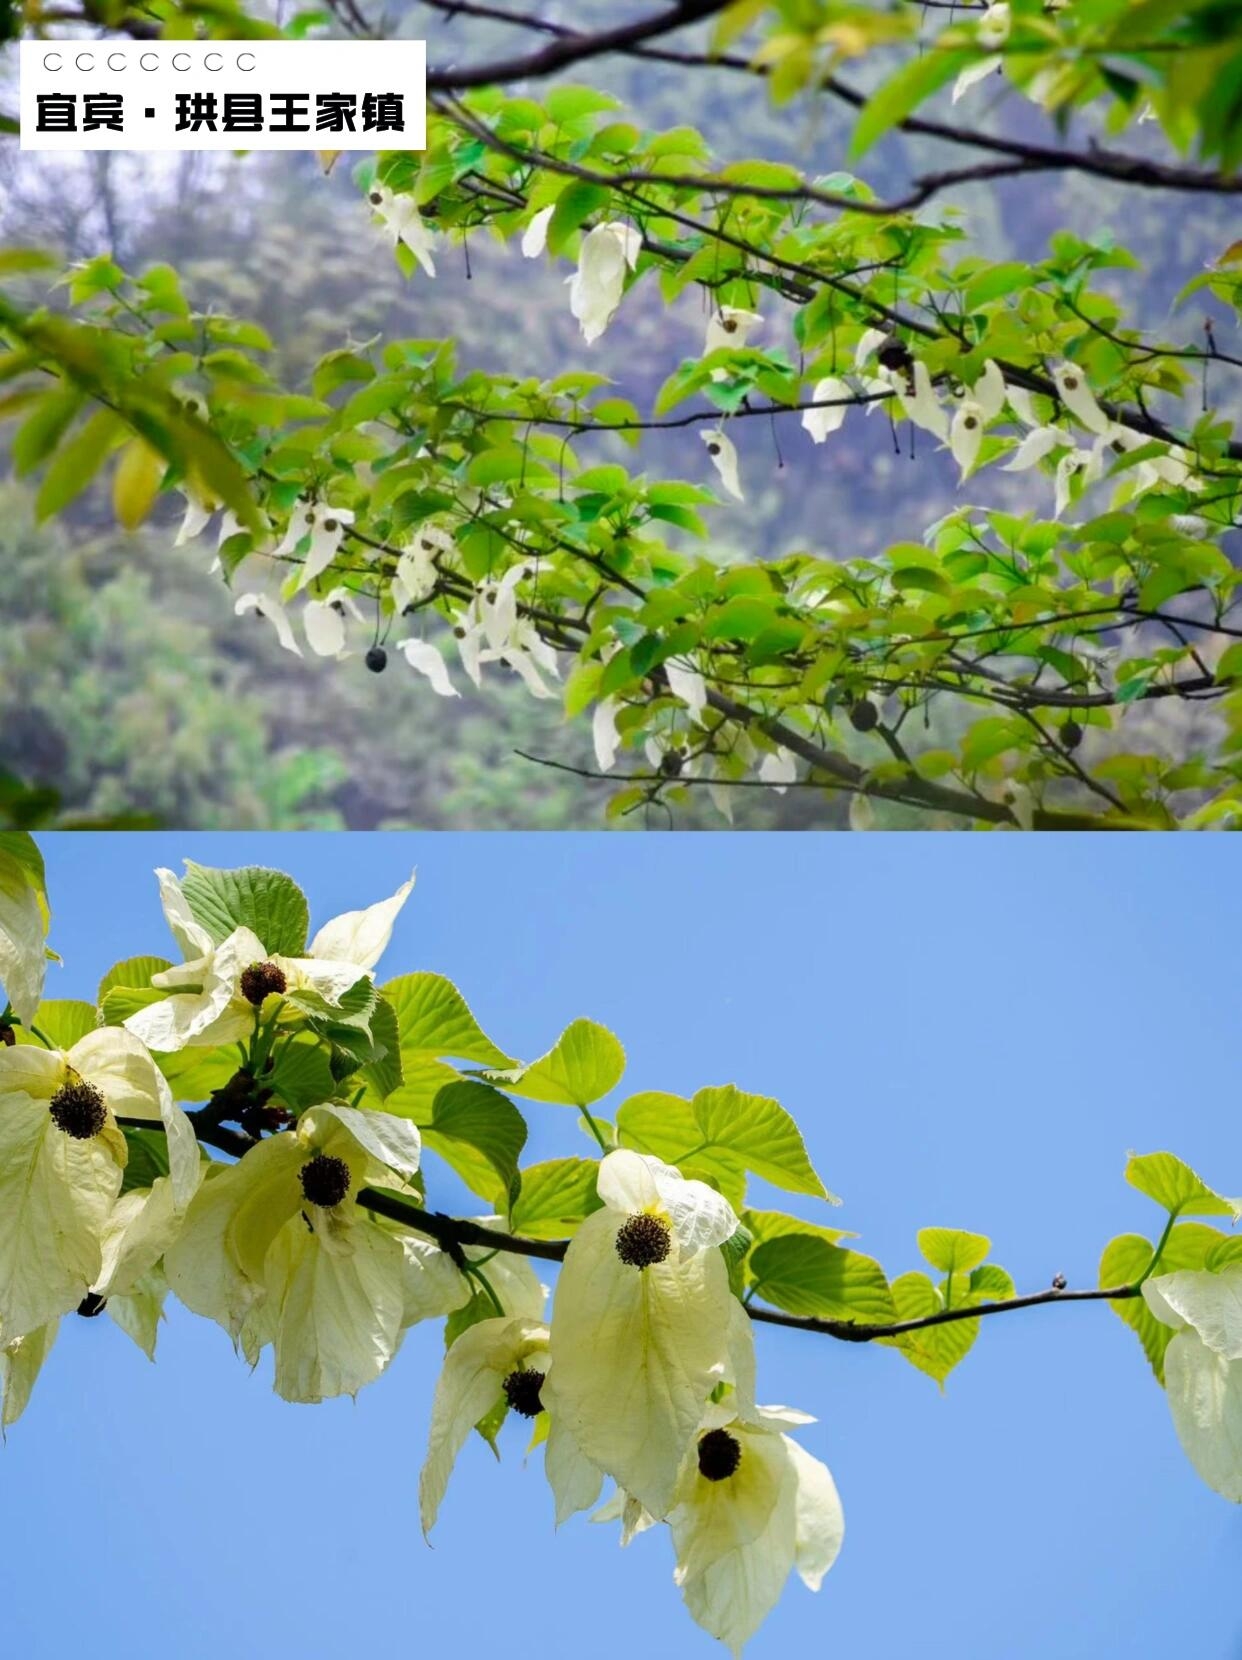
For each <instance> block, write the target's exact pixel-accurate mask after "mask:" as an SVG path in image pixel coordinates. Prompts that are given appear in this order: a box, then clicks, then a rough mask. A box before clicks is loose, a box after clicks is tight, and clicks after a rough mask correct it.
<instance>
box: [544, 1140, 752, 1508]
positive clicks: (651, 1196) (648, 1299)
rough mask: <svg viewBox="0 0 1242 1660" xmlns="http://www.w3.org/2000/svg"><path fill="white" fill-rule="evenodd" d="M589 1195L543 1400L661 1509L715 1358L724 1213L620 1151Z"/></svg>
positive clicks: (648, 1503) (562, 1281) (622, 1480)
mask: <svg viewBox="0 0 1242 1660" xmlns="http://www.w3.org/2000/svg"><path fill="white" fill-rule="evenodd" d="M598 1191H599V1196H600V1198H601V1199H602V1200H603V1201H604V1205H603V1209H601V1210H598V1211H596V1212H594V1213H593V1214H592V1215H591V1216H588V1217H587V1219H586V1221H585V1222H584V1223H583V1224H582V1226H581V1228H580V1229H579V1230H578V1232H577V1233H576V1234H575V1235H574V1237H573V1239H572V1240H571V1241H570V1244H569V1249H568V1251H567V1253H566V1256H565V1262H564V1266H563V1267H562V1269H561V1274H560V1278H559V1280H558V1282H557V1287H556V1293H555V1300H554V1304H553V1314H552V1335H551V1349H550V1354H551V1369H550V1371H549V1375H548V1380H547V1385H546V1389H547V1394H546V1397H545V1398H546V1400H547V1404H548V1407H549V1409H550V1411H551V1413H552V1416H553V1420H554V1421H555V1419H556V1418H557V1417H558V1416H559V1417H561V1418H562V1419H563V1420H564V1428H565V1430H566V1431H567V1432H568V1434H569V1435H571V1436H572V1438H573V1440H574V1442H575V1443H576V1445H577V1447H578V1448H579V1450H580V1451H581V1452H582V1453H583V1454H584V1456H585V1457H586V1458H587V1459H589V1460H590V1461H591V1463H593V1464H595V1465H596V1466H598V1468H599V1469H601V1470H603V1471H605V1472H606V1473H607V1474H609V1475H611V1476H612V1477H613V1478H614V1479H615V1480H616V1481H617V1482H618V1483H619V1484H620V1485H621V1486H622V1487H624V1488H625V1489H626V1491H627V1492H629V1493H632V1494H633V1495H634V1497H635V1498H636V1499H637V1500H638V1501H639V1502H640V1503H641V1504H642V1505H643V1506H644V1507H645V1508H646V1509H647V1510H649V1511H650V1512H651V1514H652V1515H654V1516H664V1515H666V1514H667V1512H668V1510H669V1508H670V1506H671V1504H672V1502H673V1495H674V1491H675V1488H676V1484H677V1472H678V1469H679V1467H680V1465H681V1461H682V1458H683V1456H684V1454H685V1452H686V1449H687V1447H688V1446H689V1444H690V1441H691V1438H692V1436H693V1435H694V1432H695V1430H696V1429H697V1427H698V1424H699V1420H700V1418H701V1416H702V1412H703V1407H704V1404H705V1402H706V1400H707V1397H708V1395H709V1394H710V1393H711V1390H712V1389H713V1387H714V1385H715V1384H716V1383H717V1382H718V1381H719V1380H720V1378H721V1377H722V1375H723V1372H724V1369H725V1367H726V1365H727V1360H728V1335H727V1334H728V1329H729V1320H730V1304H731V1303H732V1301H733V1297H732V1293H731V1292H730V1290H729V1280H728V1274H727V1272H726V1269H725V1264H724V1258H723V1256H722V1255H721V1252H720V1251H719V1249H718V1248H717V1247H718V1246H720V1245H721V1244H723V1242H724V1241H725V1240H726V1239H728V1238H729V1237H730V1235H731V1234H732V1233H733V1232H734V1231H735V1229H736V1227H737V1218H736V1216H735V1215H734V1214H733V1211H732V1209H731V1208H730V1206H729V1204H728V1203H727V1201H726V1200H725V1199H723V1198H722V1197H721V1195H720V1194H719V1193H717V1192H716V1191H715V1190H714V1189H713V1188H710V1187H708V1186H707V1185H706V1183H704V1182H698V1181H685V1180H683V1179H682V1177H681V1176H680V1175H679V1174H678V1172H677V1171H676V1170H674V1169H673V1168H672V1167H671V1166H669V1165H667V1164H664V1163H662V1162H661V1161H660V1160H659V1159H656V1158H651V1157H649V1156H647V1155H644V1154H640V1153H634V1152H631V1151H630V1150H628V1149H620V1150H618V1151H616V1152H613V1153H609V1154H608V1155H607V1156H606V1157H605V1158H604V1159H603V1161H602V1162H601V1164H600V1168H599V1178H598Z"/></svg>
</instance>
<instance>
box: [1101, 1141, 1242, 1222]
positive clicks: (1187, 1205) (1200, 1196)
mask: <svg viewBox="0 0 1242 1660" xmlns="http://www.w3.org/2000/svg"><path fill="white" fill-rule="evenodd" d="M1126 1180H1127V1181H1128V1182H1129V1184H1130V1186H1131V1187H1136V1188H1138V1190H1139V1192H1140V1193H1145V1194H1146V1195H1147V1197H1148V1198H1149V1199H1154V1200H1155V1201H1156V1203H1157V1204H1158V1205H1163V1206H1164V1208H1165V1210H1167V1211H1168V1212H1169V1214H1170V1215H1171V1216H1182V1215H1186V1216H1228V1217H1230V1218H1232V1220H1233V1221H1235V1222H1236V1221H1237V1220H1238V1219H1239V1217H1242V1199H1226V1198H1225V1197H1224V1196H1223V1195H1222V1194H1220V1193H1217V1192H1216V1191H1215V1190H1214V1189H1213V1188H1210V1187H1209V1186H1208V1185H1207V1183H1206V1182H1205V1181H1204V1180H1203V1179H1202V1177H1200V1176H1197V1175H1196V1174H1195V1172H1194V1171H1193V1170H1192V1169H1191V1168H1190V1166H1189V1165H1188V1164H1183V1163H1182V1161H1181V1159H1179V1158H1177V1157H1176V1155H1175V1154H1173V1153H1135V1154H1132V1155H1131V1157H1130V1160H1129V1162H1128V1163H1127V1165H1126Z"/></svg>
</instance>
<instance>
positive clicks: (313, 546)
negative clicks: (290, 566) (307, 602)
mask: <svg viewBox="0 0 1242 1660" xmlns="http://www.w3.org/2000/svg"><path fill="white" fill-rule="evenodd" d="M353 522H354V515H353V513H352V512H351V511H350V510H349V509H348V508H347V507H329V506H328V505H327V504H326V503H325V502H318V501H307V500H306V499H305V498H303V499H302V500H301V501H298V502H295V503H294V506H293V511H292V512H291V513H290V515H289V525H288V528H287V529H286V531H285V536H284V540H283V541H282V542H281V544H280V546H279V547H278V548H277V549H276V552H275V554H274V555H273V557H274V558H275V559H277V560H280V559H292V558H293V556H294V554H295V553H296V552H297V550H298V547H299V545H300V544H301V543H302V542H304V541H305V540H306V539H307V537H309V538H310V546H309V547H308V548H307V550H306V553H305V555H304V556H303V559H302V566H301V569H300V570H299V571H298V574H297V580H296V582H295V583H294V592H295V593H296V592H297V591H298V590H299V589H302V588H305V587H306V585H307V584H308V583H310V582H313V581H314V580H315V578H316V577H317V576H321V575H322V574H323V572H324V571H326V570H327V568H328V566H329V565H330V564H331V563H332V561H333V560H334V559H335V558H336V556H337V554H338V553H339V551H340V547H341V543H342V541H344V539H345V532H346V530H347V529H348V528H349V526H350V525H351V524H353Z"/></svg>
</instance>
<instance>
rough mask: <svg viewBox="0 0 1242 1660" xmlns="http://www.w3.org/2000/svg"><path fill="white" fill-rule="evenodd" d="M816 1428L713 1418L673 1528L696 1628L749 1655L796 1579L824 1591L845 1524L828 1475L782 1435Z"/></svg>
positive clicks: (726, 1407)
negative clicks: (748, 1650)
mask: <svg viewBox="0 0 1242 1660" xmlns="http://www.w3.org/2000/svg"><path fill="white" fill-rule="evenodd" d="M811 1422H813V1420H812V1419H810V1418H809V1417H807V1415H806V1414H804V1413H801V1412H793V1411H790V1410H789V1409H788V1408H785V1407H763V1406H761V1407H758V1408H753V1409H751V1410H749V1411H746V1410H743V1412H742V1413H740V1414H739V1413H738V1412H737V1405H736V1403H735V1404H733V1405H730V1404H724V1403H722V1404H721V1405H719V1406H713V1407H711V1408H709V1409H708V1411H707V1413H706V1415H705V1417H704V1420H703V1423H702V1425H701V1433H700V1435H699V1437H698V1439H697V1442H696V1444H695V1446H694V1447H693V1449H692V1450H691V1452H690V1454H689V1456H688V1457H687V1458H686V1461H685V1463H684V1465H683V1467H682V1472H681V1478H680V1480H679V1482H678V1488H677V1501H676V1504H675V1505H674V1507H673V1509H672V1510H671V1511H670V1513H669V1518H668V1521H669V1527H670V1528H671V1530H672V1535H673V1544H674V1548H675V1549H676V1552H677V1567H676V1570H675V1573H674V1577H675V1579H676V1581H677V1583H678V1585H680V1587H681V1593H682V1596H683V1597H684V1598H685V1602H686V1607H687V1608H688V1609H689V1611H690V1614H691V1615H692V1617H693V1618H694V1619H695V1621H696V1622H697V1623H698V1624H699V1625H701V1626H702V1627H703V1628H704V1630H705V1631H709V1632H710V1633H711V1635H712V1636H713V1637H717V1638H719V1639H720V1641H721V1642H723V1643H725V1644H727V1645H728V1647H729V1648H730V1649H731V1650H732V1652H733V1653H734V1654H740V1653H741V1652H742V1648H743V1646H744V1644H746V1643H747V1642H748V1641H749V1640H750V1638H751V1637H753V1636H754V1634H755V1632H756V1631H757V1630H758V1629H759V1626H760V1625H761V1624H762V1622H763V1621H764V1619H765V1618H766V1617H767V1615H768V1614H769V1613H771V1611H772V1609H773V1608H774V1607H775V1606H776V1603H777V1601H778V1599H779V1597H780V1594H781V1591H782V1590H783V1589H784V1585H785V1581H786V1580H787V1579H788V1577H789V1575H790V1572H791V1571H793V1570H795V1569H796V1571H797V1572H798V1574H799V1575H800V1577H801V1579H802V1581H803V1583H804V1584H805V1585H806V1586H807V1587H808V1588H809V1589H810V1590H812V1591H818V1590H819V1588H820V1585H821V1583H822V1582H823V1578H824V1575H825V1574H826V1573H827V1572H828V1570H829V1568H831V1566H832V1564H833V1563H834V1562H835V1560H836V1558H837V1554H838V1552H839V1551H840V1549H841V1542H842V1539H843V1537H844V1534H845V1518H844V1515H843V1513H842V1510H841V1501H840V1499H839V1498H838V1496H837V1490H836V1486H835V1484H834V1482H833V1479H832V1476H831V1474H830V1473H829V1471H828V1469H827V1467H826V1466H825V1465H824V1464H821V1463H820V1461H819V1460H818V1459H817V1458H813V1457H812V1456H811V1454H810V1453H808V1452H807V1451H806V1450H805V1449H804V1448H803V1447H800V1446H799V1445H798V1443H797V1442H796V1441H794V1440H792V1439H791V1438H790V1437H789V1436H788V1435H786V1434H784V1433H783V1431H784V1429H785V1428H786V1427H790V1426H794V1425H798V1424H806V1423H811Z"/></svg>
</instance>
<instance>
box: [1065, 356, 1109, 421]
mask: <svg viewBox="0 0 1242 1660" xmlns="http://www.w3.org/2000/svg"><path fill="white" fill-rule="evenodd" d="M1052 379H1053V383H1054V384H1055V386H1056V389H1057V395H1058V396H1059V397H1060V399H1061V402H1062V403H1063V404H1064V405H1065V407H1066V409H1068V410H1069V412H1070V414H1071V415H1072V416H1073V417H1074V419H1075V420H1076V421H1078V422H1079V423H1080V424H1081V425H1082V426H1084V427H1086V429H1087V431H1088V432H1093V433H1095V434H1096V436H1097V437H1104V436H1106V435H1107V433H1108V430H1109V427H1110V426H1111V424H1112V423H1111V422H1110V420H1109V418H1108V416H1107V415H1106V414H1105V413H1104V411H1103V410H1102V409H1101V408H1100V406H1099V404H1098V403H1097V402H1096V399H1095V393H1094V392H1093V391H1092V390H1091V388H1090V387H1089V386H1088V385H1087V381H1086V377H1085V376H1084V374H1083V372H1082V370H1081V369H1080V368H1079V367H1078V365H1077V364H1076V363H1058V364H1057V365H1056V366H1055V368H1054V369H1053V371H1052Z"/></svg>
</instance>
